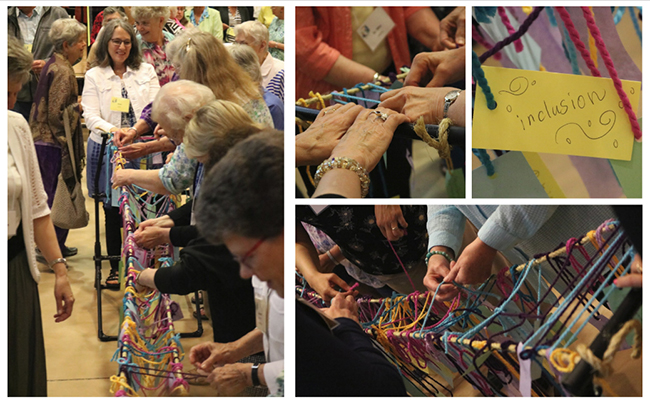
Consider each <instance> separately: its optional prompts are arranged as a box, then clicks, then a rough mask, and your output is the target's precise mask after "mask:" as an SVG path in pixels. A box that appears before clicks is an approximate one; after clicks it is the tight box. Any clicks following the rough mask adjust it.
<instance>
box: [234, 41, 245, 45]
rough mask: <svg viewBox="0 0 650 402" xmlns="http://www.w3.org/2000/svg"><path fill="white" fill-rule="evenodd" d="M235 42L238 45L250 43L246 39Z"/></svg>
mask: <svg viewBox="0 0 650 402" xmlns="http://www.w3.org/2000/svg"><path fill="white" fill-rule="evenodd" d="M235 44H236V45H248V42H246V41H245V40H242V41H237V40H235Z"/></svg>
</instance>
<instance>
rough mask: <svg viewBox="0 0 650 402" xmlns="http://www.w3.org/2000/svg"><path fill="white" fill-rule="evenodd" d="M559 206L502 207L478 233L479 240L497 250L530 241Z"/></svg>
mask: <svg viewBox="0 0 650 402" xmlns="http://www.w3.org/2000/svg"><path fill="white" fill-rule="evenodd" d="M557 208H558V206H557V205H501V206H499V207H498V208H497V209H496V211H494V213H493V214H492V215H490V217H489V218H488V219H487V221H486V222H485V224H483V226H482V227H481V228H480V229H479V231H478V238H479V239H481V241H483V242H484V243H485V244H487V245H489V246H490V247H492V248H494V249H496V250H507V249H509V248H511V247H514V246H515V245H517V244H518V243H520V242H521V241H523V240H526V239H530V238H531V237H533V236H534V235H535V233H537V231H538V230H539V229H540V228H541V227H542V226H543V225H544V224H545V223H546V221H548V220H549V219H550V218H551V216H553V214H554V213H555V211H556V210H557Z"/></svg>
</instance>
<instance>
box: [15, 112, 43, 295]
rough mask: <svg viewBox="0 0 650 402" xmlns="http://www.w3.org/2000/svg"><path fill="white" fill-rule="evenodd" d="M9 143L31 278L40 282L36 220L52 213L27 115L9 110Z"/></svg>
mask: <svg viewBox="0 0 650 402" xmlns="http://www.w3.org/2000/svg"><path fill="white" fill-rule="evenodd" d="M7 123H8V132H9V135H8V138H7V139H8V143H9V150H10V151H11V155H12V156H13V157H14V161H15V163H16V169H17V170H18V173H19V174H20V179H21V182H22V194H21V197H20V208H21V222H22V224H23V238H24V240H25V248H26V249H27V261H29V270H30V272H31V273H32V278H34V281H36V283H38V281H39V280H40V279H41V273H40V271H39V270H38V268H37V266H36V253H35V251H34V250H35V248H36V243H35V242H34V219H37V218H41V217H43V216H47V215H49V214H50V208H49V207H48V206H47V193H46V192H45V189H44V188H43V180H42V179H41V171H40V170H39V167H38V159H37V158H36V149H35V148H34V140H33V139H32V132H31V130H30V129H29V124H28V123H27V121H26V120H25V118H24V117H23V116H22V115H21V114H19V113H16V112H12V111H11V110H9V111H8V112H7Z"/></svg>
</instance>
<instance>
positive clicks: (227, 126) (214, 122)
mask: <svg viewBox="0 0 650 402" xmlns="http://www.w3.org/2000/svg"><path fill="white" fill-rule="evenodd" d="M260 130H262V126H260V125H258V124H255V123H254V122H253V120H252V119H251V118H250V116H249V115H248V113H246V111H245V110H244V109H243V108H242V107H241V106H239V105H238V104H236V103H233V102H229V101H224V100H216V101H212V102H210V103H208V104H207V105H205V106H203V107H202V108H200V109H199V110H197V111H196V113H195V114H194V117H192V120H190V122H189V123H188V124H187V127H186V128H185V138H184V141H183V142H184V144H185V154H186V155H187V156H188V157H189V158H192V159H196V158H200V157H202V156H206V155H207V156H208V159H209V161H208V162H207V163H206V168H209V167H210V166H212V165H214V164H215V163H217V162H218V161H219V160H220V159H221V158H223V157H224V156H225V155H226V153H227V152H228V150H229V149H230V148H232V147H233V146H235V144H237V143H238V142H240V141H242V140H244V139H246V138H248V137H249V136H251V135H253V134H255V133H257V132H259V131H260Z"/></svg>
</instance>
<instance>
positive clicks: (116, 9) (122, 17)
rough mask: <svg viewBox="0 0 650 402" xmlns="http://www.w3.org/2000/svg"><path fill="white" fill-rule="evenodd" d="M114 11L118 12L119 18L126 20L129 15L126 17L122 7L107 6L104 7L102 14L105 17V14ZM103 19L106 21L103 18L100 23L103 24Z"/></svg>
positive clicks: (113, 12)
mask: <svg viewBox="0 0 650 402" xmlns="http://www.w3.org/2000/svg"><path fill="white" fill-rule="evenodd" d="M115 13H117V14H119V15H120V18H121V19H123V20H124V21H128V19H129V17H127V15H126V13H125V12H124V8H122V7H114V6H108V7H106V8H105V9H104V14H103V15H104V18H106V16H107V15H111V14H115ZM105 21H106V20H105V19H104V20H103V21H102V25H105V23H104V22H105Z"/></svg>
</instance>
